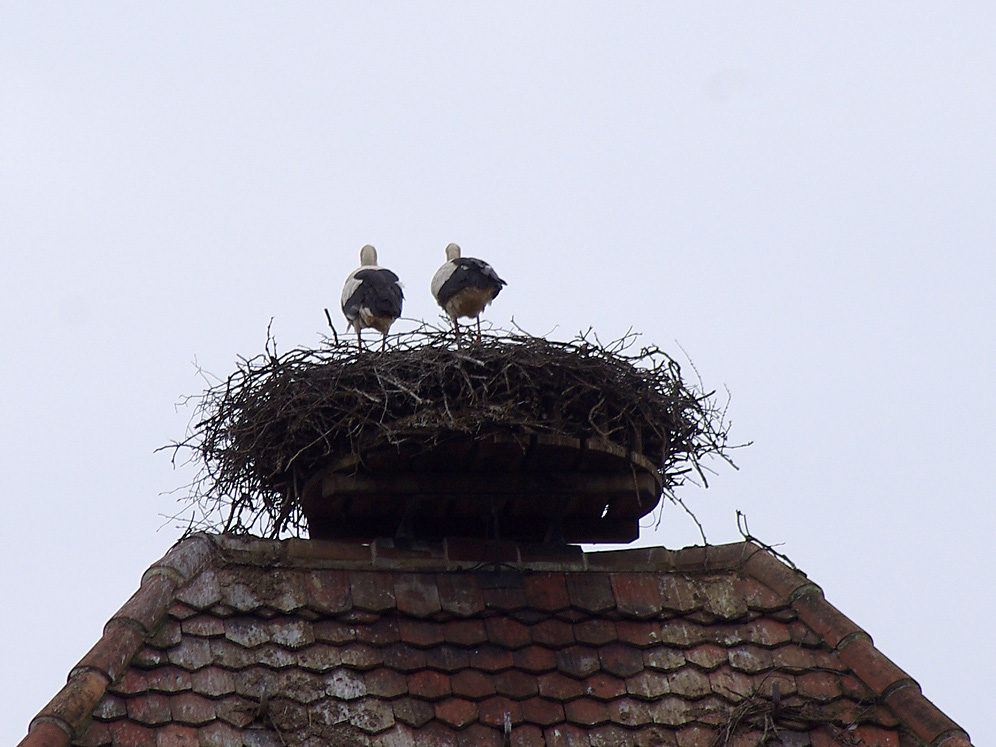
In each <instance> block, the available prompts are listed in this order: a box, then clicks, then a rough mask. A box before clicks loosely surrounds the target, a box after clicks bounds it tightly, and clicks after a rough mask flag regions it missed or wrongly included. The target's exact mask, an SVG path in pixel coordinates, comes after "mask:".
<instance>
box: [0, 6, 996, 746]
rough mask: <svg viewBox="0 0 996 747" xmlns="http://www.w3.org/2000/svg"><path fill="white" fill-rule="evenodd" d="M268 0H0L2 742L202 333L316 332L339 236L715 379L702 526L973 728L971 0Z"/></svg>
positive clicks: (211, 346) (134, 542)
mask: <svg viewBox="0 0 996 747" xmlns="http://www.w3.org/2000/svg"><path fill="white" fill-rule="evenodd" d="M291 5H292V4H287V3H280V4H271V3H266V4H264V3H247V2H240V3H210V2H209V3H203V2H202V3H156V4H146V3H139V4H135V3H115V4H110V3H101V2H96V3H70V2H52V3H43V2H33V3H2V4H0V176H2V178H0V251H2V252H3V262H2V268H3V269H2V277H3V293H2V294H0V320H2V330H3V332H2V334H3V337H2V339H3V343H4V354H3V356H2V360H0V385H2V390H3V397H2V398H0V429H2V447H3V448H2V451H0V460H2V461H0V466H2V469H0V501H2V506H3V513H4V517H3V521H2V522H0V563H2V566H0V567H2V568H3V574H2V580H0V591H2V599H3V601H4V614H3V615H2V616H0V671H3V672H4V673H5V675H4V676H3V677H0V742H3V743H4V744H14V743H16V742H17V741H18V740H19V739H20V738H21V737H22V736H23V734H24V732H25V729H26V728H27V725H28V722H29V721H30V719H31V718H32V717H33V716H34V715H35V713H36V712H37V711H38V710H40V709H41V707H42V706H44V705H45V703H46V702H47V701H48V700H49V699H50V698H51V697H52V696H53V695H54V694H55V693H56V692H57V691H58V689H59V688H60V687H61V685H62V684H63V683H64V682H65V678H66V675H67V674H68V672H69V670H70V669H71V667H72V666H73V665H74V664H75V663H76V662H77V661H78V660H79V659H80V658H81V657H82V656H83V654H84V653H85V652H86V651H87V650H88V649H89V647H90V646H91V645H92V644H93V643H94V642H95V641H96V640H97V639H98V637H99V636H100V633H101V628H102V626H103V624H104V622H105V621H106V620H107V619H108V618H109V617H110V616H111V614H113V612H114V611H115V610H116V609H117V608H118V607H119V606H120V605H121V604H122V603H123V602H124V601H125V600H126V599H127V598H128V597H129V596H130V595H131V594H132V593H133V592H134V591H135V590H136V589H137V588H138V585H139V581H140V578H141V575H142V572H143V571H144V570H145V569H146V568H147V567H148V566H149V565H150V564H151V563H152V562H153V561H155V560H156V559H157V558H158V557H160V556H161V555H162V554H163V553H164V552H165V551H166V550H167V549H168V548H169V546H170V545H171V544H172V543H173V542H174V541H175V540H176V538H177V537H178V536H179V534H180V530H178V529H177V528H176V527H175V526H174V524H173V523H170V522H166V521H165V520H164V519H163V518H162V516H163V515H169V514H172V513H174V512H175V511H176V508H177V504H176V495H170V494H168V491H171V490H173V489H175V488H178V487H180V486H182V485H183V484H185V482H186V481H187V480H189V478H190V476H191V475H190V474H189V473H188V472H185V471H182V470H181V471H174V470H173V469H172V467H171V465H170V461H169V458H168V456H167V455H164V454H162V453H158V454H157V453H154V450H155V449H156V448H157V447H158V446H161V445H163V444H165V443H167V442H169V441H171V440H173V439H176V438H180V437H182V436H183V434H184V430H185V428H186V425H187V422H188V420H189V418H190V416H191V413H190V411H189V410H185V409H183V408H179V409H177V408H176V404H177V402H178V401H179V400H180V398H181V397H182V396H183V395H188V394H197V393H199V392H200V391H201V390H202V389H203V382H202V381H201V380H200V379H199V378H198V377H197V375H196V371H195V365H194V361H195V360H196V361H197V362H198V363H199V364H200V365H201V366H202V367H203V368H205V369H206V370H208V371H210V372H213V373H215V374H217V375H218V376H224V375H227V373H229V372H230V371H231V370H232V368H233V366H234V363H235V360H236V357H237V356H239V355H243V356H251V355H254V354H256V353H258V352H260V351H261V350H262V346H263V343H264V339H265V331H266V326H267V323H268V321H269V320H270V319H271V317H272V318H273V331H274V334H275V336H276V338H277V342H278V346H279V349H281V350H287V349H289V348H291V347H293V346H297V345H314V344H316V343H317V342H318V341H319V335H320V334H321V333H322V332H323V331H324V330H325V320H324V315H323V312H322V309H323V308H324V307H329V308H330V309H331V310H332V311H333V313H334V314H335V315H336V316H335V318H336V321H337V324H339V323H340V322H339V320H340V317H339V315H338V298H339V293H340V290H341V287H342V281H343V279H344V278H345V276H346V275H347V274H348V273H349V272H350V271H351V270H353V269H354V268H355V267H356V265H357V263H358V252H359V249H360V247H361V246H362V245H363V244H365V243H368V242H369V243H372V244H374V245H375V246H376V247H377V248H378V250H379V253H380V259H381V263H382V264H383V265H385V266H387V267H390V268H392V269H394V270H395V271H396V272H397V273H398V274H399V275H400V276H401V278H402V279H403V280H404V282H405V284H406V288H407V301H406V307H405V312H406V315H407V316H410V317H414V318H421V319H428V320H434V319H436V318H437V309H436V307H435V306H434V302H433V300H432V299H431V297H430V295H429V291H428V286H429V280H430V278H431V277H432V274H433V272H434V271H435V269H436V268H437V267H438V265H439V264H440V263H441V262H442V261H443V248H444V247H445V245H446V244H447V243H448V242H450V241H456V242H458V243H460V244H461V245H462V246H463V248H464V252H465V254H468V255H471V256H479V257H483V258H485V259H487V260H489V261H490V262H491V263H492V264H493V265H494V266H495V268H496V269H497V270H498V272H499V274H501V275H502V277H504V278H505V279H506V280H507V281H508V284H509V285H508V288H507V289H506V290H505V291H504V292H503V293H502V295H501V296H500V297H499V298H498V300H497V301H496V303H495V304H494V306H493V307H492V309H491V310H489V311H488V318H489V319H491V320H492V321H494V322H495V323H499V324H507V323H508V322H509V320H510V319H511V318H512V317H514V318H515V321H516V322H517V323H518V324H520V325H521V326H523V327H525V328H526V329H528V330H530V331H532V332H534V333H536V334H549V335H551V336H554V337H559V338H566V337H570V336H572V335H573V334H574V333H575V332H577V331H578V330H580V329H585V328H587V327H589V326H592V327H594V328H595V329H596V330H597V331H598V333H599V335H600V336H601V337H602V338H603V339H605V338H612V337H615V336H618V335H620V334H622V333H623V332H625V331H626V330H627V329H628V328H630V327H632V328H633V329H635V330H637V331H639V332H641V333H642V334H643V335H644V339H645V341H646V342H648V343H656V344H658V345H660V346H662V347H664V348H665V349H667V350H670V351H671V352H673V353H674V354H675V356H677V357H682V356H683V353H682V352H681V350H682V348H683V349H684V350H685V351H687V353H688V355H689V356H690V358H691V359H692V361H694V364H695V366H696V368H697V369H698V371H699V373H700V374H701V376H702V378H703V381H704V382H705V384H706V385H707V386H709V387H716V388H718V389H719V390H720V391H723V388H724V387H727V388H728V389H729V390H730V392H731V394H732V401H731V404H730V415H731V417H732V420H733V433H732V435H733V437H734V439H735V440H740V441H747V440H750V441H753V442H754V445H753V446H751V447H750V448H749V449H745V450H743V451H741V452H739V453H738V454H737V455H736V459H737V462H738V464H739V466H740V471H739V472H735V471H733V470H732V469H729V468H726V467H724V466H722V465H720V464H717V465H716V468H717V475H716V476H715V477H714V479H713V480H712V486H711V487H710V488H709V489H708V490H700V489H696V488H694V487H691V488H688V489H687V490H685V492H684V493H683V496H684V498H685V500H686V502H687V503H688V505H689V507H690V508H692V509H693V510H694V511H695V512H696V513H697V514H698V516H699V518H700V520H701V521H702V522H703V524H704V525H705V529H706V533H707V535H708V538H709V540H710V541H711V542H713V543H721V542H730V541H736V540H738V539H739V534H738V533H737V529H736V520H735V511H736V510H737V509H741V510H743V511H745V512H746V513H747V515H748V517H749V519H750V528H751V530H752V531H753V533H754V534H756V535H758V536H759V537H761V538H762V539H764V540H765V541H767V542H769V543H784V544H782V545H780V547H779V549H780V550H782V551H783V552H785V553H787V554H788V555H789V556H790V557H791V558H792V559H793V560H794V561H795V562H796V563H797V564H798V565H799V566H800V567H801V568H802V569H804V570H805V571H806V572H807V573H808V574H809V575H810V576H811V577H812V578H813V580H814V581H815V582H816V583H818V584H819V585H820V586H821V587H823V589H824V590H825V593H826V596H827V598H828V599H829V600H830V601H831V602H832V603H833V604H834V605H836V606H837V607H839V608H840V609H841V610H842V611H843V612H844V613H845V614H847V615H848V616H849V617H851V618H852V619H854V620H855V621H856V622H857V623H858V624H859V625H861V626H862V627H864V628H865V629H866V630H867V631H868V632H869V633H870V634H871V635H872V636H873V638H874V640H875V643H876V645H877V646H878V647H879V648H880V649H881V650H882V651H883V652H884V653H885V654H886V655H887V656H889V657H890V658H892V659H893V660H894V661H895V662H896V663H897V664H898V665H899V666H900V667H902V668H903V669H905V670H906V671H907V672H909V674H910V675H912V676H913V677H914V678H915V679H917V680H918V681H919V682H920V684H921V686H922V688H923V691H924V693H925V695H926V696H927V697H928V698H930V699H931V700H933V701H934V702H935V703H936V704H937V705H938V706H939V707H940V708H941V709H942V710H943V711H945V712H946V713H947V714H948V715H949V716H950V717H952V718H953V719H954V720H955V721H957V722H958V723H959V724H960V725H961V726H963V727H964V728H966V729H967V730H968V731H969V732H970V733H971V735H972V736H973V739H974V741H975V743H976V744H980V745H981V744H985V743H996V727H994V726H993V721H992V719H991V717H990V715H989V712H990V711H991V708H992V706H991V700H992V697H991V696H992V689H993V688H992V672H993V671H994V669H996V653H994V647H993V646H992V626H993V620H994V619H996V602H994V595H993V582H992V579H991V575H990V569H991V568H992V567H993V564H994V562H996V551H994V548H996V530H994V526H996V523H994V511H993V503H994V487H993V486H994V484H996V458H994V455H996V427H994V425H996V392H994V390H996V387H994V382H993V363H994V361H996V349H994V348H996V343H994V340H996V323H994V302H993V295H994V286H996V259H994V246H996V184H994V179H996V176H994V175H996V132H994V130H996V4H993V3H992V2H981V1H980V2H962V3H929V4H928V3H920V2H904V3H875V4H869V3H857V2H839V3H812V2H809V3H807V2H784V3H764V2H754V3H701V2H700V3H683V4H677V6H676V7H672V4H665V3H663V2H659V3H623V4H620V3H600V4H590V3H577V2H572V3H553V2H542V3H536V2H528V3H490V4H484V3H428V4H425V3H422V4H417V5H416V4H414V3H412V4H393V3H352V4H349V5H346V4H328V3H296V4H293V7H292V8H291ZM342 328H343V325H341V324H340V330H341V329H342ZM399 328H404V325H403V323H399ZM679 346H680V347H679ZM698 541H699V539H698V532H697V530H696V528H695V526H694V524H692V522H691V521H689V520H688V518H687V517H685V516H684V515H683V513H682V512H681V511H680V510H679V509H675V508H673V507H669V508H667V509H666V510H665V511H664V513H663V517H662V520H661V524H660V527H659V529H657V530H656V531H655V530H653V529H647V530H645V531H644V533H643V536H642V537H641V540H640V542H641V543H642V544H661V545H665V546H668V547H673V548H676V547H681V546H684V545H687V544H693V543H696V542H698Z"/></svg>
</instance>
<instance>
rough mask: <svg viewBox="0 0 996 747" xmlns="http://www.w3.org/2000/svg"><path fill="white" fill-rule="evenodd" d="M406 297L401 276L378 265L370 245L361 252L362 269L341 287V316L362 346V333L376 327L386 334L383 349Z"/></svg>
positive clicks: (383, 339)
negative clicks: (388, 332) (344, 317)
mask: <svg viewBox="0 0 996 747" xmlns="http://www.w3.org/2000/svg"><path fill="white" fill-rule="evenodd" d="M404 297H405V294H404V291H403V286H402V285H401V281H400V280H399V279H398V276H397V275H395V274H394V273H393V272H391V271H390V270H388V269H387V268H385V267H379V266H378V265H377V250H376V249H374V248H373V247H372V246H370V244H367V245H366V246H364V247H363V248H362V249H360V266H359V267H357V268H356V269H355V270H353V271H352V272H351V273H350V274H349V277H347V278H346V284H345V285H344V286H343V288H342V313H343V314H344V315H345V316H346V321H347V322H349V325H350V326H351V327H352V328H353V329H355V330H356V339H357V343H358V344H359V346H360V347H361V348H362V347H363V336H362V335H361V334H360V331H361V330H363V329H366V328H367V327H373V328H374V329H376V330H377V331H378V332H380V333H381V335H383V338H382V342H381V349H384V348H385V347H387V331H388V330H389V329H390V328H391V325H392V324H394V321H395V320H396V319H397V318H398V317H399V316H401V302H402V300H404Z"/></svg>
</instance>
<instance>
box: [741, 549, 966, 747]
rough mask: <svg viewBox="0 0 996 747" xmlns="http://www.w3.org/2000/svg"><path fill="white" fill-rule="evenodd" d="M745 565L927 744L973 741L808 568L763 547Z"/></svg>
mask: <svg viewBox="0 0 996 747" xmlns="http://www.w3.org/2000/svg"><path fill="white" fill-rule="evenodd" d="M755 546H756V545H755ZM743 567H744V570H746V571H747V572H748V573H749V574H750V575H751V576H753V578H754V579H755V580H757V581H759V582H761V583H762V584H764V585H765V586H767V587H768V588H769V589H771V590H772V591H773V592H775V593H776V594H779V595H781V596H783V597H784V598H785V599H786V600H788V602H789V604H790V605H791V606H792V608H793V609H794V610H795V612H796V614H797V615H799V618H800V619H801V620H802V621H803V622H804V623H805V624H806V625H808V626H809V627H810V628H811V629H812V630H813V632H815V633H816V634H817V635H818V636H819V637H820V638H822V639H823V640H824V641H825V642H826V643H827V645H829V646H830V647H831V648H833V649H834V651H835V652H836V653H837V655H838V656H839V657H840V658H841V660H842V661H843V662H844V663H845V664H847V666H848V667H850V669H851V671H852V672H853V673H854V674H855V676H856V677H857V678H858V679H859V680H861V681H862V682H863V683H864V684H865V685H867V686H868V688H869V689H870V690H871V691H872V692H874V693H875V696H876V697H877V698H879V699H881V700H882V701H883V702H885V703H886V704H887V705H888V706H889V707H890V708H891V709H892V711H893V713H895V714H896V716H897V717H898V718H899V720H900V721H902V723H903V724H904V725H905V726H906V727H907V728H908V729H910V731H912V732H913V733H914V734H915V735H916V736H917V737H918V738H919V739H920V740H921V741H922V742H923V743H924V744H925V745H929V746H930V747H941V745H943V746H944V747H971V742H970V738H969V736H968V733H967V732H966V731H965V730H964V729H962V728H961V727H960V726H958V724H956V723H955V722H954V721H952V720H951V719H950V718H948V717H947V716H946V715H945V714H944V713H942V712H941V710H940V709H939V708H938V707H937V706H935V705H934V704H933V703H931V702H930V700H928V699H927V698H926V697H925V696H924V694H923V692H922V691H921V689H920V685H919V683H918V682H917V681H916V680H915V679H913V678H912V677H911V676H910V675H909V674H907V673H906V672H905V671H904V670H902V669H901V668H900V667H899V666H897V665H896V664H895V663H894V662H893V661H892V660H891V659H889V658H888V657H887V656H886V655H885V654H883V653H882V652H881V651H879V650H878V649H877V648H875V644H874V642H873V641H872V637H871V635H869V634H868V633H867V632H866V631H865V630H864V629H863V628H861V627H860V626H859V625H858V624H857V623H855V622H854V621H853V620H851V619H850V618H849V617H847V616H846V615H845V614H844V613H843V612H841V611H840V610H838V609H837V608H836V607H835V606H833V605H832V604H831V603H830V602H828V601H827V600H826V598H825V597H824V595H823V590H822V589H821V588H820V587H819V586H817V585H816V584H814V583H813V582H812V581H810V580H809V579H808V578H807V577H806V574H804V573H803V572H802V571H800V570H798V569H796V568H791V567H789V566H788V565H787V564H786V563H784V562H783V561H782V560H780V559H779V558H778V557H776V555H775V554H774V553H772V552H770V551H768V550H767V549H766V548H761V547H758V548H757V552H754V553H752V554H751V555H750V557H748V558H747V560H746V561H745V562H744V566H743Z"/></svg>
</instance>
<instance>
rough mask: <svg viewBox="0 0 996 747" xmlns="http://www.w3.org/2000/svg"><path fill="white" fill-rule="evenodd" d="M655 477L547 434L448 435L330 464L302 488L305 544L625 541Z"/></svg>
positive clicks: (592, 446) (608, 451)
mask: <svg viewBox="0 0 996 747" xmlns="http://www.w3.org/2000/svg"><path fill="white" fill-rule="evenodd" d="M662 487H663V485H662V481H661V474H660V472H659V470H658V469H657V468H656V467H655V466H654V464H653V463H652V462H651V461H650V460H649V459H647V458H646V457H644V456H643V455H641V454H637V453H634V452H632V451H630V450H628V449H625V448H623V447H621V446H617V445H615V444H612V443H609V442H608V441H603V440H601V439H598V438H589V439H586V440H584V441H582V440H580V439H577V438H573V437H570V436H559V435H554V434H543V433H538V434H535V433H534V434H532V435H525V434H523V435H511V434H493V435H486V436H479V437H474V436H469V435H456V436H454V437H452V438H450V439H446V440H442V441H440V442H438V443H435V444H433V445H432V447H430V448H428V449H423V448H420V447H418V446H415V445H407V446H404V447H386V448H382V449H378V450H375V451H372V452H369V453H367V454H364V455H362V456H360V455H354V456H350V457H345V458H343V459H339V460H336V461H335V462H334V463H332V464H330V465H328V467H326V468H325V469H322V470H320V471H319V472H318V473H317V474H316V475H314V476H313V477H312V478H311V479H310V480H309V481H308V482H307V483H306V484H305V486H304V489H303V491H302V501H303V502H302V508H303V510H304V514H305V516H307V518H308V523H309V528H310V533H311V536H312V537H317V538H323V539H333V538H334V539H373V538H375V537H379V536H383V535H384V534H385V529H386V528H387V529H393V531H390V532H389V533H391V534H395V535H398V536H402V537H403V536H412V537H418V538H420V539H442V538H443V537H467V536H471V537H486V536H498V537H514V538H515V539H516V540H519V541H525V542H630V541H632V540H634V539H636V538H637V536H639V520H640V518H641V517H643V516H645V515H646V514H648V513H649V512H650V511H652V510H653V508H654V507H655V506H656V505H657V504H658V502H659V501H660V497H661V489H662Z"/></svg>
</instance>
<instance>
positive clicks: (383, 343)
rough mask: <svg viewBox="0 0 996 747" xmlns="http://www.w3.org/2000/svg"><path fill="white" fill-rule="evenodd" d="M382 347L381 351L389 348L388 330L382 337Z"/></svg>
mask: <svg viewBox="0 0 996 747" xmlns="http://www.w3.org/2000/svg"><path fill="white" fill-rule="evenodd" d="M380 349H381V351H384V350H387V332H385V333H384V336H383V337H381V338H380Z"/></svg>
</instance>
